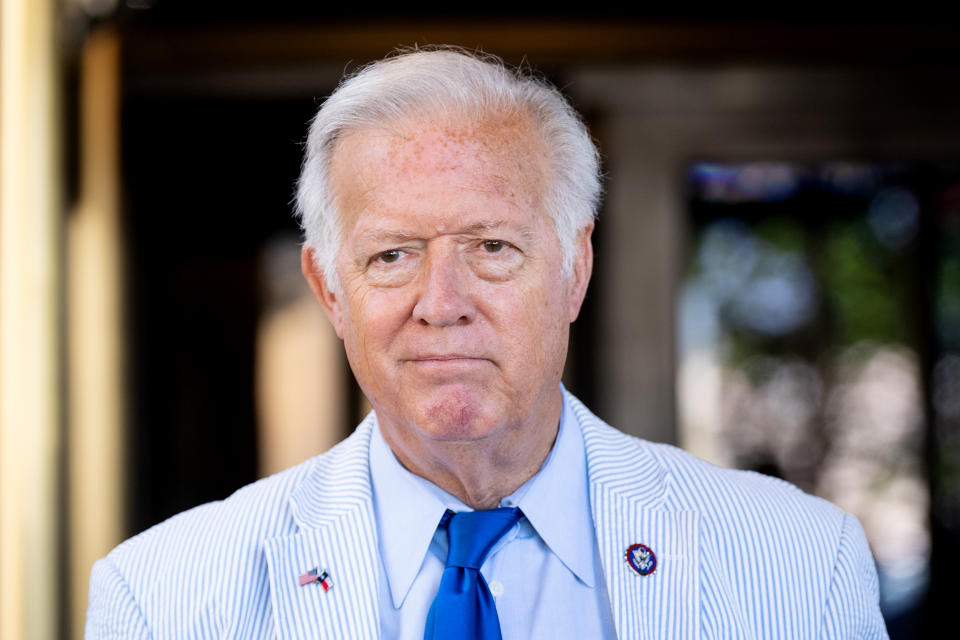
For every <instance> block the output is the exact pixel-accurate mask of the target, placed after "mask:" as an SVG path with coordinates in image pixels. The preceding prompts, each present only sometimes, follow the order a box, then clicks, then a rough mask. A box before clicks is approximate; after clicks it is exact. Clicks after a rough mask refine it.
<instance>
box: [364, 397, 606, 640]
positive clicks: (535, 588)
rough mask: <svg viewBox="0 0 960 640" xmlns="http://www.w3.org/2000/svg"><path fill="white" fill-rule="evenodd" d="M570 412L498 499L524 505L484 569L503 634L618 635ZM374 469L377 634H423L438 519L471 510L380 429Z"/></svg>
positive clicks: (438, 542) (443, 545)
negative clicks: (533, 467) (540, 455)
mask: <svg viewBox="0 0 960 640" xmlns="http://www.w3.org/2000/svg"><path fill="white" fill-rule="evenodd" d="M564 404H566V403H564ZM570 413H571V412H570V411H569V410H568V408H567V407H566V406H564V407H563V409H562V412H561V416H560V428H559V432H558V434H557V439H556V441H555V443H554V446H553V449H552V450H551V451H550V454H549V455H548V456H547V459H546V460H545V461H544V463H543V466H542V467H541V468H540V471H538V472H537V474H536V475H534V476H533V477H532V478H530V479H529V480H528V481H527V482H526V483H524V484H523V485H522V486H521V487H520V488H519V489H517V490H516V491H515V492H514V493H513V494H512V495H509V496H507V497H506V498H504V499H503V500H501V501H500V506H501V507H520V509H521V510H522V511H523V513H524V516H525V517H523V518H521V519H520V521H519V522H518V523H517V524H516V525H515V526H514V527H513V529H511V530H510V531H509V532H507V534H506V535H504V536H503V538H501V539H500V541H499V542H498V543H497V544H496V545H495V546H494V548H493V550H492V551H491V552H490V555H489V556H487V559H486V561H485V562H484V564H483V567H481V570H480V571H481V573H482V574H483V577H484V578H485V579H486V581H487V583H488V584H489V585H490V591H491V593H492V594H493V595H494V599H495V601H496V604H497V615H498V616H499V618H500V628H501V630H502V632H503V638H504V640H511V639H520V638H523V639H528V638H551V637H553V638H574V637H582V638H615V637H616V634H615V631H614V624H613V617H612V614H611V610H610V599H609V597H608V595H607V589H606V586H605V582H604V579H603V569H602V566H601V561H600V556H599V551H598V546H597V540H596V534H595V532H594V526H593V519H592V516H591V511H590V498H589V494H588V489H587V486H588V485H587V465H586V456H585V453H584V447H583V437H582V435H581V434H580V429H579V427H578V425H577V424H576V422H571V420H572V418H570V417H569V416H570ZM370 474H371V480H372V484H373V499H374V510H375V514H376V526H377V533H378V539H379V547H380V548H379V551H380V557H381V563H382V571H381V574H380V576H381V577H380V584H379V601H380V607H379V609H380V629H381V635H382V637H384V638H398V639H402V640H422V638H423V629H424V624H425V622H426V617H427V611H428V610H429V609H430V604H431V603H432V602H433V598H434V596H435V595H436V593H437V588H438V586H439V585H440V578H441V574H442V573H443V568H444V563H445V560H446V557H447V536H446V533H445V532H444V531H440V530H438V529H437V524H438V523H439V522H440V518H441V517H442V516H443V513H444V511H446V510H447V509H450V510H452V511H470V510H471V509H470V507H468V506H466V505H465V504H463V503H462V502H461V501H460V500H458V499H457V498H455V497H454V496H452V495H450V494H449V493H447V492H446V491H444V490H442V489H440V488H439V487H437V486H436V485H434V484H433V483H431V482H429V481H427V480H425V479H423V478H421V477H419V476H416V475H414V474H412V473H410V472H409V471H407V470H406V469H405V468H404V467H403V466H402V465H401V464H400V463H399V462H398V461H397V459H396V457H395V456H394V455H393V452H392V451H391V450H390V448H389V446H388V445H387V443H386V441H384V439H383V435H382V434H381V433H380V430H379V426H377V427H375V428H374V432H373V434H372V437H371V441H370Z"/></svg>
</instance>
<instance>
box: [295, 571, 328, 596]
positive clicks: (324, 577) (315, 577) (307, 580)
mask: <svg viewBox="0 0 960 640" xmlns="http://www.w3.org/2000/svg"><path fill="white" fill-rule="evenodd" d="M314 582H316V583H318V584H319V585H320V586H321V587H323V590H324V591H330V588H331V587H332V586H333V580H331V579H330V572H329V571H327V570H326V569H323V570H321V569H317V568H313V569H310V571H307V572H306V573H304V574H301V575H300V586H301V587H303V586H305V585H308V584H311V583H314Z"/></svg>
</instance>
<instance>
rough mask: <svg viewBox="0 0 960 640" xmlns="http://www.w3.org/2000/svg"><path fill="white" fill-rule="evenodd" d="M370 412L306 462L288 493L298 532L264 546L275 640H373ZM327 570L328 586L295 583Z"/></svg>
mask: <svg viewBox="0 0 960 640" xmlns="http://www.w3.org/2000/svg"><path fill="white" fill-rule="evenodd" d="M374 419H375V418H374V416H373V414H370V415H368V416H367V418H366V419H365V420H364V421H363V422H362V423H360V425H359V426H358V427H357V429H356V431H355V432H354V433H353V435H351V436H350V437H349V438H347V439H346V440H344V441H343V442H341V443H340V444H339V445H337V446H336V447H334V448H333V449H331V450H330V451H329V452H328V453H326V454H324V455H322V456H319V457H317V458H314V459H313V463H312V468H311V469H310V470H309V471H308V472H307V474H306V476H305V477H304V480H303V481H302V482H301V483H300V485H299V486H298V487H297V488H296V489H295V490H294V491H293V492H292V493H291V495H290V497H289V505H290V509H291V513H292V516H293V519H294V522H296V524H297V527H298V531H297V532H296V533H294V534H293V535H289V536H279V537H276V538H271V539H268V540H266V541H265V542H264V545H263V550H264V554H265V556H266V560H267V565H268V568H269V582H270V601H271V604H272V605H273V614H274V623H275V625H276V632H277V637H279V638H317V637H323V638H326V637H331V638H376V637H377V636H378V635H379V631H380V621H379V616H378V612H377V593H378V591H377V589H378V584H379V572H380V563H379V559H378V558H379V556H378V554H377V536H376V523H375V522H374V515H373V506H372V490H371V488H370V470H369V463H368V451H369V446H370V432H371V428H372V425H373V420H374ZM314 568H316V569H318V570H324V569H326V570H328V571H329V572H330V581H331V583H332V587H331V588H330V590H329V591H326V590H325V589H324V588H323V586H322V585H320V584H318V583H316V582H314V583H309V584H305V585H301V584H300V580H299V577H300V576H301V575H302V574H304V573H305V572H307V571H309V570H311V569H314Z"/></svg>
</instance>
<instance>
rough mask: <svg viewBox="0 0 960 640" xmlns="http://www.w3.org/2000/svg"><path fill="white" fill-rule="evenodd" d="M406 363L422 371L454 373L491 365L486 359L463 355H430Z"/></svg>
mask: <svg viewBox="0 0 960 640" xmlns="http://www.w3.org/2000/svg"><path fill="white" fill-rule="evenodd" d="M407 363H409V364H412V365H414V366H415V367H417V368H418V369H421V370H424V371H437V372H441V371H443V372H455V371H467V370H471V369H474V368H476V367H480V366H484V365H488V364H491V361H490V360H489V359H488V358H481V357H477V356H470V355H464V354H449V353H444V354H431V355H422V356H416V357H413V358H409V359H408V360H407Z"/></svg>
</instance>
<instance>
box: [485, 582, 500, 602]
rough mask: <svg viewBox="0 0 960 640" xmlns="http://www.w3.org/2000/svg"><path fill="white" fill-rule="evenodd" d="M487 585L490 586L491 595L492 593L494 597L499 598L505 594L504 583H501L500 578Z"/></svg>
mask: <svg viewBox="0 0 960 640" xmlns="http://www.w3.org/2000/svg"><path fill="white" fill-rule="evenodd" d="M487 586H489V587H490V595H492V596H493V597H494V598H499V597H500V596H502V595H503V583H501V582H500V581H499V580H493V581H492V582H490V584H489V585H487Z"/></svg>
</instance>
